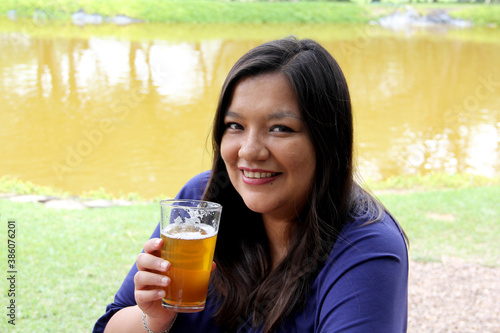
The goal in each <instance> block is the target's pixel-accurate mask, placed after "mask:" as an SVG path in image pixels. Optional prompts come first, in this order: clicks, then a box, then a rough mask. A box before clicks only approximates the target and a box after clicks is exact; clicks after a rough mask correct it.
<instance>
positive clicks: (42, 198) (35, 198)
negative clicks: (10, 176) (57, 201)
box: [9, 194, 54, 203]
mask: <svg viewBox="0 0 500 333" xmlns="http://www.w3.org/2000/svg"><path fill="white" fill-rule="evenodd" d="M9 199H10V201H15V202H41V203H43V202H46V201H49V200H52V199H54V197H51V196H47V195H33V194H29V195H14V196H10V197H9Z"/></svg>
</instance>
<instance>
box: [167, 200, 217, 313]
mask: <svg viewBox="0 0 500 333" xmlns="http://www.w3.org/2000/svg"><path fill="white" fill-rule="evenodd" d="M160 206H161V223H160V227H161V230H160V232H161V238H162V239H163V247H162V249H161V257H162V258H163V259H166V260H168V261H169V262H170V264H171V266H170V270H169V271H168V272H167V273H166V274H165V275H167V276H168V277H170V279H171V283H170V285H169V286H168V287H166V288H165V292H166V294H165V297H164V298H163V302H162V304H163V307H164V308H166V309H169V310H173V311H176V312H198V311H201V310H203V309H204V308H205V300H206V297H207V291H208V282H209V278H210V272H211V269H212V261H213V258H214V250H215V242H216V240H217V232H218V231H219V222H220V216H221V211H222V206H221V205H219V204H217V203H213V202H208V201H202V200H162V201H160Z"/></svg>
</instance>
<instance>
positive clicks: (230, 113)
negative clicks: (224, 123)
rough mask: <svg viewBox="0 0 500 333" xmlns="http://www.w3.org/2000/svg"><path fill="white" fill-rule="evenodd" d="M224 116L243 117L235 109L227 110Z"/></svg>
mask: <svg viewBox="0 0 500 333" xmlns="http://www.w3.org/2000/svg"><path fill="white" fill-rule="evenodd" d="M224 117H230V118H243V117H242V116H241V115H240V114H239V113H237V112H234V111H229V110H228V111H226V114H225V115H224Z"/></svg>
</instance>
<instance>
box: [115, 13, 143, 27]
mask: <svg viewBox="0 0 500 333" xmlns="http://www.w3.org/2000/svg"><path fill="white" fill-rule="evenodd" d="M108 20H109V22H112V23H114V24H116V25H128V24H133V23H140V22H144V21H143V20H138V19H134V18H132V17H128V16H126V15H116V16H114V17H110V18H109V19H108Z"/></svg>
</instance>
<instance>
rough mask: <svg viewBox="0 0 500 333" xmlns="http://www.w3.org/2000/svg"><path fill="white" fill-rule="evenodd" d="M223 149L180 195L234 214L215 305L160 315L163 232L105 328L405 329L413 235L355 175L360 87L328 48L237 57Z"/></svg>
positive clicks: (216, 132)
mask: <svg viewBox="0 0 500 333" xmlns="http://www.w3.org/2000/svg"><path fill="white" fill-rule="evenodd" d="M213 149H214V162H213V166H212V170H211V172H207V173H203V174H201V175H198V176H196V177H195V178H193V179H192V180H191V181H190V182H189V183H188V184H186V185H185V187H184V188H183V189H182V190H181V192H180V193H179V195H178V198H191V199H199V198H203V199H204V200H209V201H215V202H219V203H221V204H222V206H223V214H222V220H221V225H220V230H219V235H218V239H217V247H216V252H215V256H214V262H215V264H214V271H213V273H212V276H211V284H210V290H209V296H208V298H207V304H206V308H205V310H204V311H202V312H199V313H194V314H178V315H177V314H175V313H173V312H171V311H168V310H166V309H163V308H162V306H161V298H162V296H163V295H164V292H163V291H162V290H161V288H162V287H165V286H166V285H168V284H169V283H170V281H169V279H168V278H165V277H164V276H163V275H161V274H160V273H161V272H165V271H167V270H168V269H169V263H168V261H167V260H163V259H161V258H160V257H159V249H160V248H161V245H162V241H161V240H159V239H158V237H159V229H158V228H157V229H156V231H155V233H154V234H153V237H152V238H151V239H150V240H149V241H148V242H146V244H145V247H144V253H143V254H141V255H139V256H138V258H137V262H136V267H134V268H132V270H131V272H130V273H129V275H128V276H127V278H126V279H125V281H124V283H123V285H122V287H121V289H120V290H119V291H118V293H117V295H116V297H115V302H114V303H112V304H110V305H108V308H107V313H106V314H105V315H104V316H103V317H102V318H101V319H100V320H99V321H98V322H97V324H96V327H95V329H94V330H95V331H96V332H100V331H102V330H103V329H104V326H106V332H141V331H142V332H146V331H149V332H163V331H165V332H166V331H168V329H169V328H170V332H287V333H288V332H363V333H364V332H384V333H388V332H405V331H406V321H407V280H408V261H407V251H406V243H405V236H404V233H403V232H402V230H401V229H400V227H399V225H398V224H397V222H396V221H395V220H394V219H393V218H392V217H391V216H390V214H389V213H388V212H387V211H386V210H385V209H384V207H383V206H382V205H381V204H380V203H378V202H377V201H376V200H375V199H374V198H373V197H371V196H370V195H369V194H368V193H366V192H365V191H364V190H362V189H361V188H360V187H359V186H358V185H357V184H356V183H355V182H354V180H353V162H352V158H353V157H352V155H353V128H352V114H351V104H350V97H349V92H348V88H347V84H346V81H345V78H344V76H343V74H342V71H341V70H340V68H339V66H338V64H337V63H336V61H335V60H334V59H333V57H332V56H331V55H330V54H329V53H328V52H327V51H326V50H325V49H324V48H323V47H322V46H320V45H319V44H318V43H316V42H314V41H311V40H296V39H293V38H287V39H282V40H276V41H272V42H269V43H266V44H263V45H260V46H258V47H256V48H254V49H252V50H250V51H249V52H248V53H247V54H245V55H244V56H243V57H242V58H241V59H240V60H238V62H237V63H236V64H235V65H234V67H233V68H232V69H231V71H230V73H229V74H228V77H227V79H226V81H225V83H224V86H223V88H222V93H221V96H220V99H219V104H218V108H217V112H216V115H215V121H214V126H213ZM215 266H216V267H215ZM134 294H135V298H134ZM141 318H142V319H141ZM108 321H109V322H108ZM106 324H107V325H106Z"/></svg>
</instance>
